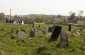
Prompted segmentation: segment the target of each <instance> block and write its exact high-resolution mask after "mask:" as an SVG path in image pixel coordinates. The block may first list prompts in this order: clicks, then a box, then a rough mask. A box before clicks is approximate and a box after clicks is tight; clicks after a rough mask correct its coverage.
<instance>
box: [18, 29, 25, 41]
mask: <svg viewBox="0 0 85 55" xmlns="http://www.w3.org/2000/svg"><path fill="white" fill-rule="evenodd" d="M25 38H26V33H25V30H21V31H19V32H18V39H19V40H18V41H22V42H23V41H24V39H25Z"/></svg>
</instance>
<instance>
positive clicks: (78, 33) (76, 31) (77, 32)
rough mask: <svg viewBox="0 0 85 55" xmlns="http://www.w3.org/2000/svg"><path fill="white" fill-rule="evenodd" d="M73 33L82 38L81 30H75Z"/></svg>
mask: <svg viewBox="0 0 85 55" xmlns="http://www.w3.org/2000/svg"><path fill="white" fill-rule="evenodd" d="M72 33H73V35H74V36H80V32H79V30H73V31H72Z"/></svg>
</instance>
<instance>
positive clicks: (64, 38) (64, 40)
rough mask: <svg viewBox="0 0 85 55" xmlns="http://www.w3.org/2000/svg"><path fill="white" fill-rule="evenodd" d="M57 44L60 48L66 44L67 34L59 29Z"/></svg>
mask: <svg viewBox="0 0 85 55" xmlns="http://www.w3.org/2000/svg"><path fill="white" fill-rule="evenodd" d="M58 46H61V47H62V48H65V47H67V46H68V35H67V34H66V32H65V31H63V30H62V31H61V34H60V43H59V44H58Z"/></svg>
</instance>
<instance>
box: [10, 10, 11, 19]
mask: <svg viewBox="0 0 85 55" xmlns="http://www.w3.org/2000/svg"><path fill="white" fill-rule="evenodd" d="M10 20H11V9H10Z"/></svg>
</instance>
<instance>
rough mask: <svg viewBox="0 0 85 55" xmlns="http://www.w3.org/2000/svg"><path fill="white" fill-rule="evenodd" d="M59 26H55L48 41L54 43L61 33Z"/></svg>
mask: <svg viewBox="0 0 85 55" xmlns="http://www.w3.org/2000/svg"><path fill="white" fill-rule="evenodd" d="M61 28H62V27H61V26H55V27H54V30H53V32H52V35H51V37H50V39H49V41H56V40H57V38H58V37H59V34H60V32H61Z"/></svg>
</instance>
